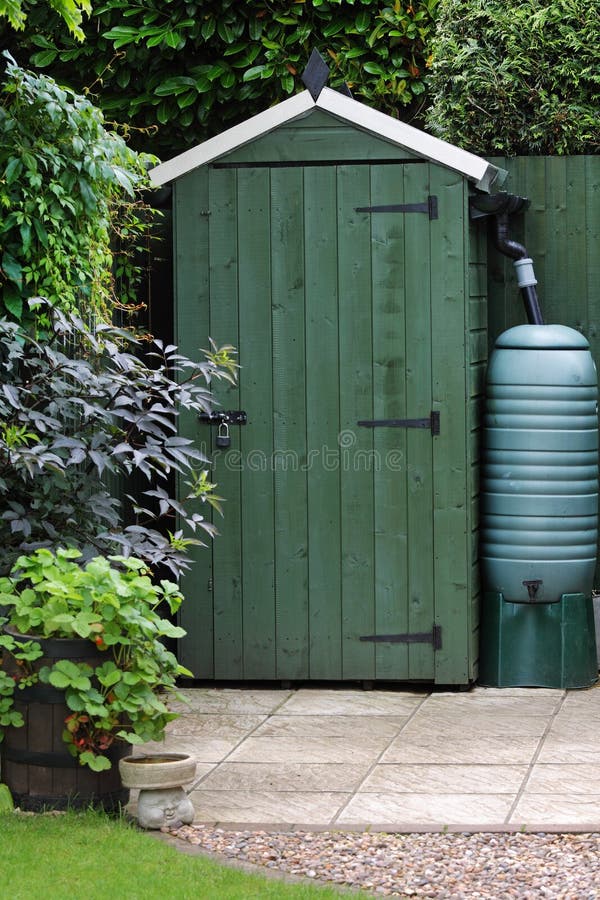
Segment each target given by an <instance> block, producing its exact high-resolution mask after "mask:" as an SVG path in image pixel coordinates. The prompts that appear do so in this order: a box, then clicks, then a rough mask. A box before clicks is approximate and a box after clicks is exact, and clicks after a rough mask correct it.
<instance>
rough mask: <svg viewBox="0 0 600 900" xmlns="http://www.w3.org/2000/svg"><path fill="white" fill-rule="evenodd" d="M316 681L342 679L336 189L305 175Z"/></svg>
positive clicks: (326, 177)
mask: <svg viewBox="0 0 600 900" xmlns="http://www.w3.org/2000/svg"><path fill="white" fill-rule="evenodd" d="M304 195H305V201H304V234H305V238H304V241H305V268H306V405H307V408H306V415H307V418H306V428H307V446H308V456H307V480H308V484H307V490H308V559H309V622H310V677H311V678H314V679H339V678H341V676H342V653H341V631H342V609H341V571H340V540H341V534H340V466H339V462H340V456H339V446H338V435H339V431H340V421H339V404H340V397H339V395H340V387H339V379H340V373H339V357H338V301H339V296H338V271H337V254H338V246H337V187H336V170H335V167H334V166H331V167H318V168H317V167H315V168H306V169H305V170H304Z"/></svg>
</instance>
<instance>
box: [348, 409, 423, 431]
mask: <svg viewBox="0 0 600 900" xmlns="http://www.w3.org/2000/svg"><path fill="white" fill-rule="evenodd" d="M356 424H357V425H361V426H362V427H363V428H429V429H430V430H431V433H432V434H433V435H434V436H435V435H438V434H439V433H440V414H439V412H438V411H437V410H432V411H431V412H430V413H429V415H428V416H427V418H426V419H361V420H360V422H357V423H356Z"/></svg>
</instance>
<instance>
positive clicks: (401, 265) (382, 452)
mask: <svg viewBox="0 0 600 900" xmlns="http://www.w3.org/2000/svg"><path fill="white" fill-rule="evenodd" d="M406 168H408V167H403V166H372V167H371V203H372V204H373V205H379V204H385V203H389V202H390V201H391V200H393V202H394V203H404V202H405V199H406V202H413V197H412V195H410V197H409V196H408V195H407V197H406V198H405V190H404V179H403V173H404V170H405V169H406ZM415 168H421V167H420V166H419V167H415ZM405 221H406V217H405V216H403V215H401V214H398V213H374V214H373V215H372V216H371V258H372V291H373V417H374V418H375V419H394V418H398V419H401V418H407V417H408V416H409V411H408V409H407V401H406V365H407V347H406V337H407V336H406V333H405V303H406V293H405V280H404V278H405V267H406V257H405V228H406V226H405ZM407 440H408V438H407V431H406V430H405V429H403V428H377V429H374V431H373V446H374V481H375V485H374V543H375V561H374V562H375V633H376V634H405V633H406V632H408V631H409V630H410V627H409V618H408V559H407V553H408V539H407V534H408V522H407V511H406V506H407V496H406V494H407V463H408V461H407ZM430 514H431V511H430ZM409 652H410V651H409V647H408V645H407V644H393V643H389V644H388V643H382V644H376V645H375V667H376V677H377V678H381V679H399V680H401V679H406V678H408V677H409V667H408V658H409Z"/></svg>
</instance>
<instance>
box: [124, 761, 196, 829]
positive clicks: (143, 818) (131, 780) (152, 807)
mask: <svg viewBox="0 0 600 900" xmlns="http://www.w3.org/2000/svg"><path fill="white" fill-rule="evenodd" d="M119 772H120V774H121V780H122V782H123V785H124V787H127V788H130V789H133V790H139V792H140V793H139V797H138V805H137V819H138V822H139V824H140V826H141V827H142V828H147V829H153V828H154V829H155V828H177V827H179V826H180V825H189V824H191V823H192V822H193V821H194V807H193V805H192V801H191V800H190V798H189V797H188V795H187V794H186V792H185V791H184V789H183V785H184V784H188V783H189V782H192V781H193V780H194V778H195V777H196V760H195V759H193V758H192V757H191V756H188V755H187V754H186V753H154V754H151V753H149V754H146V755H144V756H126V757H125V758H124V759H121V760H119Z"/></svg>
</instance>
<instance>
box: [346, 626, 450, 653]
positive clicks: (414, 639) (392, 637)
mask: <svg viewBox="0 0 600 900" xmlns="http://www.w3.org/2000/svg"><path fill="white" fill-rule="evenodd" d="M360 640H361V641H371V642H372V643H374V644H431V645H432V646H433V649H434V650H441V649H442V627H441V625H434V626H433V628H432V629H431V631H413V632H407V633H406V634H365V635H362V636H361V637H360Z"/></svg>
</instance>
